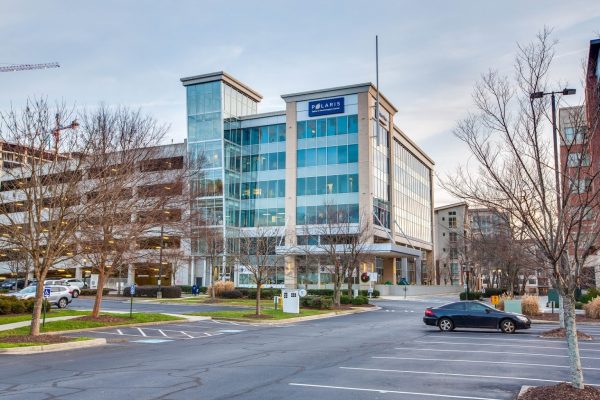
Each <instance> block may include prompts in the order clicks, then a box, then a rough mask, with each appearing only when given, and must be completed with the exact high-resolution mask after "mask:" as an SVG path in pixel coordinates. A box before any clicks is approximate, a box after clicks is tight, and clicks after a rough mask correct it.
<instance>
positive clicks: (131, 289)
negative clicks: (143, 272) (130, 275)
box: [130, 283, 135, 296]
mask: <svg viewBox="0 0 600 400" xmlns="http://www.w3.org/2000/svg"><path fill="white" fill-rule="evenodd" d="M130 291H131V295H132V296H133V295H134V294H135V283H134V284H133V285H131V288H130Z"/></svg>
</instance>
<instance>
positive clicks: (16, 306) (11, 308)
mask: <svg viewBox="0 0 600 400" xmlns="http://www.w3.org/2000/svg"><path fill="white" fill-rule="evenodd" d="M34 303H35V302H34V300H33V299H29V300H20V299H17V298H16V297H12V296H5V297H1V298H0V315H10V314H25V313H31V312H33V305H34ZM50 307H51V305H50V303H48V302H47V303H46V310H50Z"/></svg>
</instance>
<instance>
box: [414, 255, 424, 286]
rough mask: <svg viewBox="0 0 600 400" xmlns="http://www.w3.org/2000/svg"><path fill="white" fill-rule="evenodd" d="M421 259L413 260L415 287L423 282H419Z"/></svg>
mask: <svg viewBox="0 0 600 400" xmlns="http://www.w3.org/2000/svg"><path fill="white" fill-rule="evenodd" d="M421 265H422V262H421V257H417V258H415V280H416V284H417V285H421V284H422V283H423V282H422V280H421Z"/></svg>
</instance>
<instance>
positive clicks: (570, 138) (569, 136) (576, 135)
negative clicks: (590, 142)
mask: <svg viewBox="0 0 600 400" xmlns="http://www.w3.org/2000/svg"><path fill="white" fill-rule="evenodd" d="M584 138H585V129H584V128H572V127H569V128H565V143H566V144H574V143H582V142H583V140H584Z"/></svg>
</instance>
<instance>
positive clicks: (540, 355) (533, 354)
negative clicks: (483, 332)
mask: <svg viewBox="0 0 600 400" xmlns="http://www.w3.org/2000/svg"><path fill="white" fill-rule="evenodd" d="M396 350H404V351H406V350H417V351H431V349H415V348H412V347H396ZM434 351H446V352H456V353H485V354H510V355H516V356H537V357H559V358H569V356H568V355H566V356H565V355H559V354H542V353H518V352H512V351H509V352H507V351H488V350H450V349H435V350H434ZM580 358H590V359H593V360H597V359H598V357H580Z"/></svg>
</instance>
